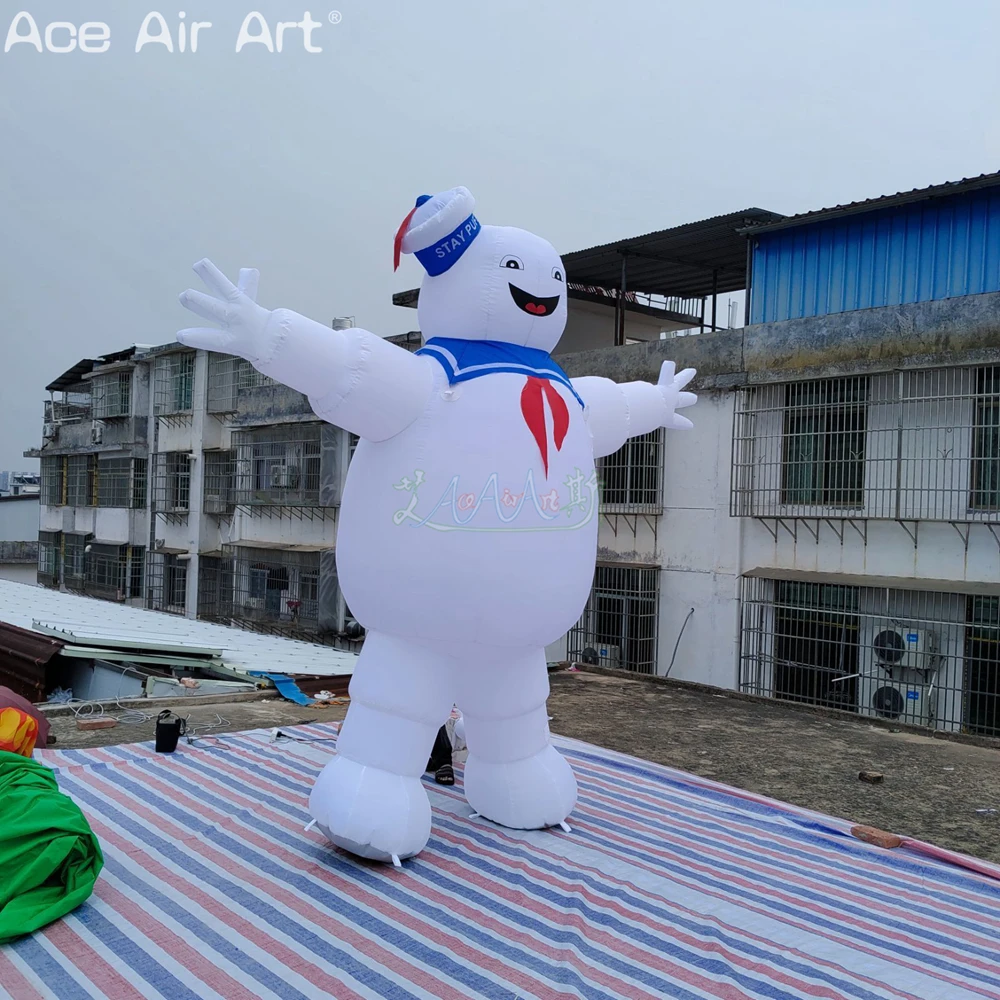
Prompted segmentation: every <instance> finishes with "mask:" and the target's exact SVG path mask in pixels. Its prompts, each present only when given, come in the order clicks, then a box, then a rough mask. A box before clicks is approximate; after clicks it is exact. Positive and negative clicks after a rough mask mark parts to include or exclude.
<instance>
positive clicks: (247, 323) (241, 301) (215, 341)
mask: <svg viewBox="0 0 1000 1000" xmlns="http://www.w3.org/2000/svg"><path fill="white" fill-rule="evenodd" d="M194 272H195V274H197V275H198V277H199V278H201V280H202V281H204V282H205V284H206V285H207V286H208V287H209V288H210V289H211V290H212V291H213V292H214V293H215V294H214V295H206V294H205V293H204V292H198V291H195V290H194V289H192V288H189V289H188V290H187V291H186V292H182V293H181V297H180V299H181V305H182V306H184V308H185V309H190V310H191V312H193V313H197V314H198V315H199V316H201V317H202V319H207V320H209V321H210V322H212V323H218V324H219V326H221V327H222V329H221V330H216V329H214V328H211V327H209V328H204V327H194V328H191V329H187V330H181V331H180V332H179V333H178V334H177V339H178V340H179V341H180V342H181V343H182V344H184V345H185V346H186V347H195V348H201V349H203V350H206V351H218V352H220V353H222V354H236V355H238V356H239V357H241V358H246V360H247V361H249V362H250V363H251V364H256V362H258V361H266V360H267V359H268V358H269V357H270V356H271V355H272V354H273V353H274V350H275V348H276V347H277V346H278V340H279V331H278V329H277V326H276V324H272V323H270V322H269V321H270V319H271V316H272V313H271V312H270V311H269V310H267V309H263V308H262V307H261V306H259V305H257V284H258V281H259V280H260V272H259V271H257V270H255V269H254V268H248V267H245V268H243V269H242V270H241V271H240V280H239V284H238V285H234V284H233V283H232V282H231V281H230V280H229V279H228V278H227V277H226V276H225V275H224V274H223V273H222V272H221V271H220V270H219V269H218V268H217V267H216V266H215V265H214V264H213V263H212V262H211V261H210V260H208V259H207V258H206V259H205V260H200V261H198V263H197V264H195V265H194Z"/></svg>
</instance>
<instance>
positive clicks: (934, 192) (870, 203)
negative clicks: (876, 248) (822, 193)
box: [741, 172, 1000, 234]
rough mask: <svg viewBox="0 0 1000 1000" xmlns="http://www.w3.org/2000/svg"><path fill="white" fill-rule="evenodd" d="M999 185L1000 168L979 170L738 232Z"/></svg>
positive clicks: (761, 230) (771, 229)
mask: <svg viewBox="0 0 1000 1000" xmlns="http://www.w3.org/2000/svg"><path fill="white" fill-rule="evenodd" d="M997 186H1000V172H997V173H992V174H980V175H979V176H978V177H963V178H962V179H961V180H960V181H946V182H945V183H944V184H932V185H931V186H930V187H924V188H913V189H912V190H911V191H897V192H896V193H895V194H883V195H879V196H878V197H877V198H866V199H864V200H863V201H851V202H847V203H845V204H843V205H833V206H832V207H830V208H817V209H813V210H812V211H810V212H800V213H799V214H798V215H789V216H785V217H782V218H779V219H777V220H776V221H774V222H766V223H763V224H762V225H759V226H749V227H747V228H745V229H742V230H741V232H744V233H747V232H751V231H752V232H753V233H754V234H757V233H771V232H775V231H776V230H778V229H790V228H791V227H793V226H802V225H806V224H808V223H811V222H819V221H824V220H826V219H836V218H839V217H840V216H843V215H854V214H856V213H860V212H871V211H873V210H876V209H881V208H893V207H894V206H896V205H907V204H910V203H912V202H915V201H924V200H927V199H930V198H950V197H952V196H953V195H956V194H965V193H966V192H967V191H979V190H982V189H984V188H991V187H997Z"/></svg>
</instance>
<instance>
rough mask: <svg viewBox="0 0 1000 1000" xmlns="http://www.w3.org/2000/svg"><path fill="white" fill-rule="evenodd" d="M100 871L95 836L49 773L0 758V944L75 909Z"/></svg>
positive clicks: (32, 763) (24, 761) (26, 761)
mask: <svg viewBox="0 0 1000 1000" xmlns="http://www.w3.org/2000/svg"><path fill="white" fill-rule="evenodd" d="M103 866H104V855H103V854H102V853H101V845H100V844H99V843H98V842H97V837H96V836H94V833H93V831H92V830H91V829H90V824H89V823H88V822H87V820H86V818H85V817H84V815H83V813H82V812H80V808H79V806H77V804H76V803H75V802H74V801H73V800H72V799H71V798H69V796H67V795H64V794H63V793H62V792H61V791H59V786H58V785H57V784H56V779H55V775H54V774H53V772H52V771H51V770H49V768H47V767H45V766H44V765H42V764H40V763H39V762H38V761H36V760H31V759H30V758H28V757H21V756H18V755H17V754H13V753H4V752H2V751H0V944H4V943H5V942H7V941H13V940H14V939H15V938H19V937H22V936H24V935H25V934H32V933H34V932H35V931H37V930H40V929H41V928H42V927H45V926H46V925H48V924H50V923H52V921H53V920H58V919H59V918H60V917H64V916H65V915H66V914H67V913H69V912H70V911H72V910H75V909H76V908H77V907H78V906H79V905H80V904H81V903H82V902H84V901H85V900H86V899H87V898H88V897H89V896H90V894H91V892H93V890H94V883H95V882H96V881H97V876H98V875H99V874H100V872H101V868H102V867H103Z"/></svg>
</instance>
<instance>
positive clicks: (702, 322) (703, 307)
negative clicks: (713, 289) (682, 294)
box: [699, 296, 705, 333]
mask: <svg viewBox="0 0 1000 1000" xmlns="http://www.w3.org/2000/svg"><path fill="white" fill-rule="evenodd" d="M704 332H705V297H704V296H702V298H701V330H699V333H704Z"/></svg>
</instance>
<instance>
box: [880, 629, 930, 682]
mask: <svg viewBox="0 0 1000 1000" xmlns="http://www.w3.org/2000/svg"><path fill="white" fill-rule="evenodd" d="M872 652H873V653H874V654H875V661H876V662H877V663H878V664H879V665H880V666H881V667H883V668H884V669H885V670H886V671H888V672H889V674H892V673H893V671H896V670H920V671H924V670H930V669H931V668H932V667H933V666H934V656H935V654H936V652H937V643H936V638H935V635H934V633H933V632H928V631H926V630H925V629H916V628H907V627H905V626H893V627H891V628H887V629H883V630H882V631H881V632H879V633H878V634H877V635H876V636H875V639H874V640H873V641H872Z"/></svg>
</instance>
